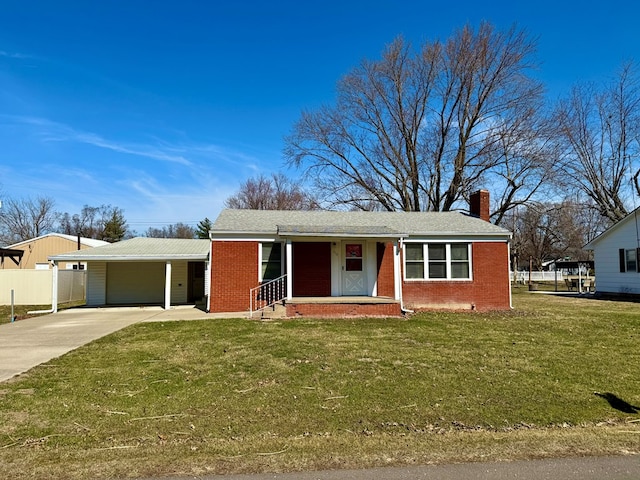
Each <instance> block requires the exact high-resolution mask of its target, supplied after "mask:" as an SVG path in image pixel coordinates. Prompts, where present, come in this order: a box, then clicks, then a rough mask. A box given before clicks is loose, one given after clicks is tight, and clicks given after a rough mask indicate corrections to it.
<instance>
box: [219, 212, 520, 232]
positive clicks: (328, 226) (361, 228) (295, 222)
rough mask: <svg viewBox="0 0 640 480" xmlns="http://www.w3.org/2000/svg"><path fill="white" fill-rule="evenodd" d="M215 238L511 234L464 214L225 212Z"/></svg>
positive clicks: (220, 218) (221, 214)
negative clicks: (234, 235)
mask: <svg viewBox="0 0 640 480" xmlns="http://www.w3.org/2000/svg"><path fill="white" fill-rule="evenodd" d="M211 233H212V236H213V237H214V238H215V237H222V236H225V235H229V234H236V235H237V234H247V235H251V234H258V235H259V234H280V235H283V236H287V235H304V234H308V235H310V236H314V235H318V236H322V235H326V236H331V235H352V236H356V235H368V236H381V237H399V236H420V235H478V236H485V235H493V236H505V237H508V236H509V235H510V232H509V231H508V230H505V229H504V228H502V227H498V226H496V225H493V224H492V223H489V222H485V221H483V220H480V219H479V218H477V217H473V216H470V215H467V214H464V213H461V212H361V211H357V212H333V211H326V210H315V211H284V210H232V209H228V210H223V211H222V212H221V213H220V215H219V216H218V218H217V219H216V221H215V222H214V224H213V226H212V228H211Z"/></svg>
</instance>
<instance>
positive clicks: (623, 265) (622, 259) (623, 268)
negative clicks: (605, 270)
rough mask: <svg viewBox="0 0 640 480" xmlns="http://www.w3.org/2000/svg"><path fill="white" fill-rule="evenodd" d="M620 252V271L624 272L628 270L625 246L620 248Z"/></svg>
mask: <svg viewBox="0 0 640 480" xmlns="http://www.w3.org/2000/svg"><path fill="white" fill-rule="evenodd" d="M618 253H619V254H620V272H621V273H624V272H626V271H627V258H626V257H625V255H624V248H621V249H620V250H618Z"/></svg>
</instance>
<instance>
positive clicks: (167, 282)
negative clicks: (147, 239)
mask: <svg viewBox="0 0 640 480" xmlns="http://www.w3.org/2000/svg"><path fill="white" fill-rule="evenodd" d="M170 308H171V260H167V265H166V267H165V271H164V309H165V310H169V309H170Z"/></svg>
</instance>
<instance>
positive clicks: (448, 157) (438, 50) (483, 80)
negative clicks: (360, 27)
mask: <svg viewBox="0 0 640 480" xmlns="http://www.w3.org/2000/svg"><path fill="white" fill-rule="evenodd" d="M534 51H535V45H534V42H533V41H532V40H530V39H529V38H528V37H527V35H526V34H525V33H524V32H522V31H519V30H517V29H515V28H512V29H510V30H508V31H507V32H499V31H496V30H495V29H494V28H493V27H492V26H491V25H490V24H487V23H483V24H482V25H481V26H480V27H479V28H478V30H477V31H474V30H473V29H472V28H471V27H468V26H467V27H465V28H463V29H462V30H460V31H458V32H456V33H455V34H454V35H453V36H452V37H451V38H450V39H449V40H447V41H446V42H445V43H441V42H432V43H425V44H423V45H422V47H421V48H420V50H419V51H418V52H417V53H416V54H413V53H412V51H411V48H410V46H409V45H407V44H406V43H405V42H404V41H403V40H402V39H401V38H399V39H397V40H396V41H394V42H393V43H392V44H391V45H389V46H388V47H387V49H386V50H385V52H384V53H383V56H382V59H381V60H379V61H376V62H371V61H365V62H363V63H362V64H361V65H360V66H359V67H358V68H356V69H354V70H353V71H352V72H351V73H349V74H348V75H346V76H345V77H344V78H343V79H342V80H341V81H340V82H339V83H338V97H337V102H336V105H335V106H332V107H331V106H325V107H323V108H321V109H319V110H318V111H316V112H304V113H303V114H302V116H301V118H300V120H299V121H298V122H297V123H296V125H295V126H294V128H293V132H292V134H291V135H290V136H289V137H288V138H287V139H286V148H285V156H286V158H287V159H288V160H289V162H290V163H291V164H293V165H295V166H298V167H306V169H307V172H308V173H309V174H311V175H313V177H314V178H315V179H317V183H318V186H319V187H320V188H321V189H323V190H324V191H325V192H326V194H327V196H328V198H329V200H330V201H332V202H333V203H334V204H346V205H349V206H351V207H356V208H363V209H370V208H371V207H372V204H376V205H377V206H378V207H377V208H382V209H385V210H406V211H410V210H416V211H417V210H435V211H441V210H450V209H452V208H454V206H455V204H456V202H458V201H459V200H461V199H463V198H464V197H465V196H466V195H468V194H469V193H470V192H471V191H472V190H473V189H475V188H477V187H478V186H480V183H482V182H483V181H484V180H485V178H486V176H487V175H488V174H489V173H490V172H497V173H496V175H502V177H503V179H504V180H505V181H507V182H508V181H511V182H512V183H511V185H510V188H511V190H518V189H519V188H521V187H522V186H523V185H524V184H526V183H527V182H525V181H521V176H519V172H515V171H514V170H520V169H521V166H520V165H518V164H517V163H514V162H512V161H511V160H512V159H513V158H516V157H517V158H520V159H523V158H525V157H526V158H527V160H528V162H529V163H527V164H526V165H529V164H535V163H536V162H538V161H539V160H540V158H539V152H538V151H535V152H534V153H535V155H530V152H529V151H528V150H527V149H530V148H531V146H530V145H529V146H527V147H526V148H523V145H525V142H524V141H523V138H524V137H525V136H528V138H531V137H535V134H536V132H537V130H535V129H534V130H531V127H532V125H531V123H527V122H523V121H522V120H521V114H523V113H526V114H529V115H536V111H537V107H538V106H539V102H540V99H541V96H542V88H541V86H540V84H539V83H537V82H536V81H534V80H532V79H531V78H530V77H528V76H527V71H528V70H529V69H530V68H531V67H533V66H534V64H533V62H532V60H531V57H532V56H533V54H534ZM534 123H535V122H534ZM533 141H534V142H535V143H538V144H539V143H541V142H539V141H538V140H537V139H536V138H533ZM505 152H509V155H505ZM507 170H511V172H507ZM537 175H538V178H541V176H540V174H539V173H538V174H537ZM515 196H516V195H515V193H513V192H511V193H509V194H507V195H505V196H504V197H500V198H503V200H504V201H506V202H508V201H511V200H513V199H514V198H515ZM374 208H375V207H374ZM509 208H510V207H509V205H506V206H501V207H500V211H501V212H504V211H507V210H508V209H509Z"/></svg>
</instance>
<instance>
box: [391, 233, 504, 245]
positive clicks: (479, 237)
mask: <svg viewBox="0 0 640 480" xmlns="http://www.w3.org/2000/svg"><path fill="white" fill-rule="evenodd" d="M510 239H511V233H509V234H504V235H499V234H495V233H491V234H467V235H457V234H450V233H449V234H433V235H420V236H418V235H412V236H409V237H407V238H404V239H403V243H424V242H434V241H436V242H447V243H455V242H468V243H479V242H509V240H510Z"/></svg>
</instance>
